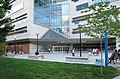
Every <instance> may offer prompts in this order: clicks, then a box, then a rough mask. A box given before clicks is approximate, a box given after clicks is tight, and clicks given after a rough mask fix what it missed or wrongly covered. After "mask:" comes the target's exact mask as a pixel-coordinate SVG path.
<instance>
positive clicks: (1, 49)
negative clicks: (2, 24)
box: [0, 43, 5, 55]
mask: <svg viewBox="0 0 120 79" xmlns="http://www.w3.org/2000/svg"><path fill="white" fill-rule="evenodd" d="M4 52H5V43H0V55H3V54H4Z"/></svg>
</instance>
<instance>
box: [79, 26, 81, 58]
mask: <svg viewBox="0 0 120 79" xmlns="http://www.w3.org/2000/svg"><path fill="white" fill-rule="evenodd" d="M79 30H80V31H79V32H80V57H81V56H82V53H81V47H82V46H81V26H80V25H79Z"/></svg>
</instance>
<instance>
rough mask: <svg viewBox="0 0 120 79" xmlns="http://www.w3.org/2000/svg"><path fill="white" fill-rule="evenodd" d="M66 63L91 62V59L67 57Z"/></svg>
mask: <svg viewBox="0 0 120 79" xmlns="http://www.w3.org/2000/svg"><path fill="white" fill-rule="evenodd" d="M66 61H75V62H81V61H83V62H84V61H86V62H88V61H89V57H74V56H72V57H66Z"/></svg>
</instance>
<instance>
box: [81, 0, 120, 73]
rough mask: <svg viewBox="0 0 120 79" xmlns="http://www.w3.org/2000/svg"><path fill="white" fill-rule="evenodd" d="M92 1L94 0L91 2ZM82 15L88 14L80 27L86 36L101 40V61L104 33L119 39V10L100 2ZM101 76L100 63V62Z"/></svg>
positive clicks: (107, 3)
mask: <svg viewBox="0 0 120 79" xmlns="http://www.w3.org/2000/svg"><path fill="white" fill-rule="evenodd" d="M93 1H94V0H93ZM82 12H83V13H86V12H87V13H89V15H87V16H86V17H85V20H86V21H87V22H86V23H85V24H83V25H82V27H83V31H84V32H85V34H86V35H88V36H91V37H96V38H100V39H101V42H100V44H101V60H102V39H103V37H104V32H108V34H109V36H110V37H120V18H119V8H117V7H116V6H115V5H111V4H110V3H109V2H107V1H106V2H103V1H102V0H101V2H99V3H97V4H94V5H92V6H90V7H88V9H87V10H84V11H82ZM101 74H102V61H101Z"/></svg>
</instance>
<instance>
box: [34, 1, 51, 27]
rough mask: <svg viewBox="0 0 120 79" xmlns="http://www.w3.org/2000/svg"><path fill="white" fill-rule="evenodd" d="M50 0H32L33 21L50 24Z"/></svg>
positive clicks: (43, 24) (39, 23)
mask: <svg viewBox="0 0 120 79" xmlns="http://www.w3.org/2000/svg"><path fill="white" fill-rule="evenodd" d="M49 5H50V0H34V23H35V24H38V25H41V26H45V27H49V26H50V6H49Z"/></svg>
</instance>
